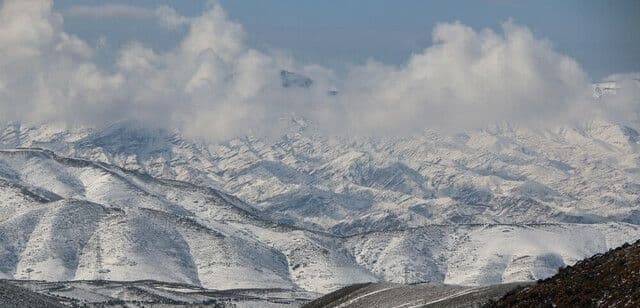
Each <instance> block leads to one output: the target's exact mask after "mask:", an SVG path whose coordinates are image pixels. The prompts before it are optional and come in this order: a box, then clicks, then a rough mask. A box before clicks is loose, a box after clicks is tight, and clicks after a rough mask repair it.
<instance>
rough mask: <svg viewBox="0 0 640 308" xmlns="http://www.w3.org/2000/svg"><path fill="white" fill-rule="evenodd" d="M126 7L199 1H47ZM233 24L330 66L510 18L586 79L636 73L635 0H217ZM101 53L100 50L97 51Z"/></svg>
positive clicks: (103, 22)
mask: <svg viewBox="0 0 640 308" xmlns="http://www.w3.org/2000/svg"><path fill="white" fill-rule="evenodd" d="M106 3H118V4H127V5H132V6H141V7H147V8H154V7H157V6H158V5H169V6H171V7H173V8H175V9H176V10H177V11H178V12H179V13H180V14H183V15H186V16H195V15H198V14H199V12H201V11H202V10H203V9H204V8H205V6H206V1H200V0H193V1H171V0H157V1H151V0H142V1H122V0H112V1H99V0H85V1H70V0H58V1H56V2H55V6H56V8H57V9H59V10H63V11H64V10H66V9H69V8H71V7H73V6H78V5H95V6H98V5H104V4H106ZM219 3H221V4H222V6H223V7H224V8H225V10H226V11H227V13H228V15H229V16H230V17H231V18H232V19H234V20H236V21H238V22H239V23H241V24H242V25H243V27H244V29H245V30H246V32H247V34H248V42H249V44H250V45H251V46H252V47H255V48H258V49H280V50H285V51H287V52H289V53H291V54H293V55H294V56H295V57H296V58H297V59H298V60H300V61H303V62H310V63H319V64H322V65H325V66H329V67H332V68H334V69H337V70H340V69H341V68H343V67H345V66H346V65H348V64H350V63H362V62H364V61H365V60H366V59H367V58H369V57H373V58H375V59H377V60H380V61H382V62H385V63H389V64H399V63H402V62H403V61H405V60H406V59H407V58H408V57H409V56H410V55H411V54H412V53H416V52H420V51H421V50H423V49H424V48H425V47H427V46H429V45H430V42H431V37H430V36H431V31H432V29H433V27H434V26H435V25H436V24H437V23H439V22H448V21H456V20H457V21H461V22H462V23H464V24H467V25H469V26H472V27H474V28H476V29H479V28H484V27H491V28H494V29H497V28H499V26H500V23H501V22H503V21H505V20H507V19H509V18H513V19H514V20H515V21H516V22H517V23H519V24H522V25H525V26H527V27H529V28H530V29H531V30H532V31H533V32H534V33H535V34H536V35H537V36H540V37H546V38H548V39H549V40H550V41H552V42H553V44H554V46H555V47H556V49H557V50H558V51H560V52H561V53H564V54H567V55H569V56H572V57H574V58H575V59H576V60H577V61H578V62H579V63H580V64H581V65H582V66H583V68H584V69H585V70H586V71H587V72H588V73H589V74H590V75H591V77H592V78H594V79H598V78H601V77H603V76H606V75H608V74H610V73H614V72H625V71H638V70H640V31H639V30H638V29H640V1H633V0H627V1H604V0H603V1H590V0H579V1H578V0H570V1H550V0H539V1H509V0H485V1H459V0H454V1H451V0H449V1H420V0H397V1H383V0H327V1H318V0H277V1H263V0H242V1H234V0H220V1H219ZM65 30H66V31H68V32H71V33H75V34H78V35H79V36H81V37H82V38H84V39H86V40H87V41H95V40H96V39H97V38H98V37H99V36H105V37H106V38H107V40H108V42H109V43H110V47H111V49H115V47H118V46H119V45H121V44H122V43H124V42H126V41H129V40H140V41H143V42H144V43H145V44H148V45H150V46H153V47H154V48H156V49H163V48H169V47H171V46H173V45H174V44H175V43H176V42H178V41H179V39H180V37H181V35H182V34H183V33H181V31H165V30H163V29H159V28H158V27H157V25H156V24H154V23H153V22H151V21H150V20H141V19H135V18H127V17H112V18H104V19H89V20H88V18H85V17H81V16H66V17H65ZM106 52H108V51H106Z"/></svg>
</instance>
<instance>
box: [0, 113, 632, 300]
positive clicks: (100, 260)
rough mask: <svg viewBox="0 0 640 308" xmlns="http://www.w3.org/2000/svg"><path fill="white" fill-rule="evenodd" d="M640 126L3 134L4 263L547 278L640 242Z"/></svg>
mask: <svg viewBox="0 0 640 308" xmlns="http://www.w3.org/2000/svg"><path fill="white" fill-rule="evenodd" d="M639 142H640V136H639V135H638V132H637V130H636V129H634V128H632V127H628V126H623V125H619V124H616V123H611V122H602V121H601V122H596V121H594V122H589V123H586V124H583V125H580V126H572V127H568V126H567V127H560V128H557V129H553V130H551V129H549V130H534V129H529V128H522V127H515V126H509V125H506V124H505V125H502V126H495V127H492V128H489V129H485V130H479V131H472V132H467V133H464V134H455V135H452V134H449V135H447V134H441V133H437V132H435V131H425V132H424V133H423V134H420V135H415V136H411V137H404V138H396V137H378V138H373V137H371V138H361V137H354V138H345V137H328V136H325V135H323V134H321V133H320V132H318V131H317V130H315V129H314V128H313V125H312V124H310V123H306V122H305V121H304V120H303V119H295V118H292V119H291V125H290V129H289V131H288V133H286V134H284V135H283V136H281V137H278V138H257V137H244V138H236V139H233V140H228V141H226V142H219V143H207V142H199V141H195V140H190V139H188V138H185V137H183V136H182V135H181V134H180V133H179V132H169V131H165V130H162V129H149V128H145V127H140V126H137V125H136V124H134V123H129V122H122V123H116V124H114V125H111V126H109V127H106V128H102V129H87V128H82V129H79V128H78V129H76V128H67V127H64V126H59V125H54V124H49V125H41V126H37V127H25V126H21V125H19V124H15V123H14V124H10V125H7V126H5V127H4V128H3V129H2V131H1V133H0V145H1V147H2V148H3V149H2V150H1V151H0V186H1V187H2V188H1V189H0V204H2V206H1V207H0V210H1V211H2V215H0V217H1V220H0V275H2V277H4V278H15V279H44V280H51V281H64V280H84V279H87V280H96V279H108V280H119V281H122V280H124V281H127V280H140V279H154V280H159V281H166V282H176V283H186V284H191V285H196V286H202V287H205V288H210V289H238V288H282V289H290V290H305V291H309V292H317V293H326V292H329V291H332V290H335V289H337V288H340V287H342V286H345V285H349V284H353V283H359V282H367V281H388V282H399V283H410V282H422V281H431V282H444V283H449V284H461V285H487V284H494V283H501V282H512V281H523V280H525V281H526V280H535V279H539V278H543V277H548V276H550V275H552V274H554V273H555V272H556V271H557V269H558V268H559V267H561V266H563V265H567V264H572V263H574V262H576V261H577V260H580V259H583V258H585V257H587V256H590V255H593V254H595V253H599V252H603V251H606V250H607V249H609V248H612V247H616V246H619V245H620V244H622V243H624V242H629V241H633V240H636V239H638V238H640V227H639V226H638V224H640V207H639V205H640V152H639V151H638V150H639V146H640V144H639Z"/></svg>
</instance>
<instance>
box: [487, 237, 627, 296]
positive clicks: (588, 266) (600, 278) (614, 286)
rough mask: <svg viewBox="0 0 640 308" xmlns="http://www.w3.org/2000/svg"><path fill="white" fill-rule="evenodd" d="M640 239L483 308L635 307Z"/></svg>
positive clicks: (513, 292)
mask: <svg viewBox="0 0 640 308" xmlns="http://www.w3.org/2000/svg"><path fill="white" fill-rule="evenodd" d="M638 306H640V241H637V242H635V244H632V245H630V244H625V245H623V246H621V247H618V248H616V249H613V250H610V251H608V252H606V253H604V254H598V255H595V256H593V257H591V258H588V259H585V260H582V261H580V262H578V263H576V264H575V265H573V266H567V267H564V268H562V269H560V272H559V273H558V274H556V275H554V276H552V277H550V278H547V279H544V280H541V281H539V282H538V283H536V284H535V285H531V286H528V287H524V288H518V289H516V290H514V291H512V292H510V293H509V294H507V295H505V296H504V297H503V298H501V299H500V300H498V301H495V302H492V303H491V304H489V305H488V306H487V307H638Z"/></svg>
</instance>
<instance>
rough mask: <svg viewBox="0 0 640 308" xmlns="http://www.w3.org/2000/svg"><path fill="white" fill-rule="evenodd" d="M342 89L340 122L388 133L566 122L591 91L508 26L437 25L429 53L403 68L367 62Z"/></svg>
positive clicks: (565, 63)
mask: <svg viewBox="0 0 640 308" xmlns="http://www.w3.org/2000/svg"><path fill="white" fill-rule="evenodd" d="M347 82H348V83H347V84H346V93H345V94H346V96H347V99H346V104H348V105H349V107H348V108H347V110H348V111H349V112H350V113H351V114H348V115H347V117H348V118H347V119H346V121H348V122H350V123H355V124H354V129H364V130H371V129H383V130H392V131H393V130H397V129H410V130H413V129H416V128H418V129H419V128H420V127H424V126H432V127H433V126H435V127H443V128H470V127H478V126H483V125H486V124H490V123H492V122H495V121H504V120H509V121H513V122H517V123H530V124H536V123H542V122H547V121H549V120H553V119H555V118H557V117H565V116H567V114H568V111H569V110H570V109H572V108H574V107H575V106H576V104H580V103H583V102H585V101H586V100H585V96H586V95H585V94H586V93H588V90H589V88H588V86H587V85H588V78H587V76H586V75H585V74H584V72H583V71H582V70H581V69H580V66H579V65H578V64H577V63H576V62H575V61H574V60H573V59H571V58H569V57H567V56H564V55H561V54H559V53H557V52H555V51H554V50H553V48H552V46H551V44H550V43H549V42H547V41H545V40H541V39H538V38H536V37H534V35H533V34H532V33H531V32H530V31H529V30H528V29H527V28H525V27H522V26H519V25H516V24H514V23H513V22H511V21H507V22H505V23H503V24H502V32H501V33H497V32H495V31H493V30H489V29H484V30H481V31H476V30H474V29H472V28H470V27H468V26H465V25H463V24H460V23H457V22H456V23H444V24H439V25H438V26H436V28H435V29H434V31H433V45H432V46H430V47H428V48H427V49H425V50H424V51H422V52H421V53H418V54H415V55H413V56H412V57H411V58H410V59H409V61H408V63H406V65H404V66H401V67H389V66H386V65H384V64H381V63H377V62H374V61H370V62H369V63H367V64H366V65H364V66H362V67H357V68H355V69H354V70H352V71H351V75H350V76H349V78H348V80H347ZM356 105H357V106H356ZM358 110H368V111H367V112H366V113H364V114H363V113H362V112H359V111H358ZM381 123H382V124H381ZM387 123H388V124H387ZM399 123H401V124H400V125H398V124H399Z"/></svg>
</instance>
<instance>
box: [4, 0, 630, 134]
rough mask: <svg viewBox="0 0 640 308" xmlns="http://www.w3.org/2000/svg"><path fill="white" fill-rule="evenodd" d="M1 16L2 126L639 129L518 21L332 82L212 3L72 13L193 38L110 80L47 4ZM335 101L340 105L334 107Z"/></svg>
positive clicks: (452, 28) (445, 28)
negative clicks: (149, 23)
mask: <svg viewBox="0 0 640 308" xmlns="http://www.w3.org/2000/svg"><path fill="white" fill-rule="evenodd" d="M1 3H2V4H1V5H2V7H1V8H0V29H3V31H0V121H14V120H19V121H23V122H29V123H41V122H48V121H62V122H65V123H70V124H79V125H101V124H106V123H110V122H114V121H119V120H123V119H129V120H135V121H139V122H142V123H147V124H148V125H156V126H158V125H160V126H163V127H166V128H169V129H179V130H181V131H183V132H185V133H187V134H191V135H193V136H200V137H205V138H212V139H223V138H229V137H233V136H237V135H244V134H270V133H277V132H278V131H279V129H280V128H279V123H280V119H281V118H282V117H283V116H291V115H295V116H301V117H305V118H307V119H310V120H312V121H314V122H315V123H317V124H318V125H319V127H320V128H321V129H324V130H326V131H328V132H331V133H345V132H346V133H353V134H380V133H383V134H388V133H394V134H396V133H397V134H408V133H413V132H416V131H420V130H422V129H424V128H427V127H428V128H440V129H470V128H476V127H482V126H485V125H488V124H491V123H495V122H502V121H509V122H514V123H522V124H524V125H547V124H548V123H558V122H563V121H567V120H575V119H583V118H584V117H591V116H606V117H610V118H614V119H622V120H625V121H631V120H634V119H633V117H634V115H633V112H635V114H636V115H635V116H636V117H637V113H638V110H640V108H638V106H639V104H638V98H639V97H640V95H639V93H638V92H637V90H633V91H627V90H625V91H626V92H625V93H626V94H624V95H620V96H617V97H616V98H615V100H611V101H612V102H607V104H602V103H601V104H599V105H598V104H595V103H594V101H593V99H592V98H591V93H590V91H591V88H590V81H589V79H588V76H586V74H585V73H584V72H583V70H582V69H581V68H580V66H579V64H578V63H576V62H575V61H574V60H573V59H571V58H570V57H568V56H565V55H562V54H560V53H558V52H556V51H554V49H553V46H552V44H551V43H550V42H548V41H546V40H544V39H540V38H537V37H535V36H534V35H533V34H532V33H531V31H529V30H528V29H527V28H526V27H523V26H520V25H517V24H515V23H514V22H511V21H507V22H505V23H504V24H503V26H502V29H501V31H500V32H496V31H493V30H489V29H483V30H479V31H478V30H474V29H472V28H470V27H468V26H465V25H463V24H460V23H457V22H455V23H443V24H440V25H438V26H437V27H436V28H435V29H434V30H433V45H431V46H430V47H428V48H426V49H425V50H423V51H421V52H419V53H416V54H414V55H413V56H412V57H411V58H410V60H409V61H408V62H407V63H406V64H404V65H401V66H389V65H385V64H383V63H379V62H376V61H374V60H369V61H368V62H367V63H365V64H364V65H356V66H353V67H351V68H350V69H349V72H348V74H347V75H346V76H337V75H336V74H335V73H334V72H332V71H330V70H328V69H326V68H323V67H321V66H317V65H310V64H306V65H302V64H300V63H297V62H296V61H295V59H292V58H291V57H289V56H286V55H285V54H284V53H279V52H264V51H258V50H255V49H252V48H250V47H248V46H247V45H246V43H245V39H244V37H245V33H244V30H243V28H242V26H241V25H239V24H238V23H236V22H233V21H231V20H229V19H228V17H227V16H226V14H225V12H224V11H223V9H222V8H221V7H220V6H219V5H217V4H215V3H211V4H210V5H209V8H208V9H207V10H206V11H205V12H203V13H202V15H200V16H197V17H190V18H187V17H184V16H180V15H179V14H177V13H176V12H175V10H173V9H171V8H169V7H159V8H158V9H156V10H146V9H139V10H136V9H133V10H129V9H128V8H123V7H120V6H117V7H110V10H106V12H107V13H105V11H104V10H101V11H97V10H94V9H93V8H90V7H80V8H75V9H74V10H72V11H70V12H67V14H76V15H77V14H83V15H85V16H88V15H91V14H112V15H113V14H135V15H136V16H138V15H140V16H144V18H157V19H158V20H159V21H161V22H162V23H163V24H164V25H166V26H168V27H181V26H185V27H188V31H187V34H186V36H185V37H184V38H183V40H182V41H181V43H180V44H179V45H178V46H176V47H175V48H174V49H173V50H170V51H167V52H162V53H158V52H156V51H154V50H153V49H150V48H149V47H146V46H144V45H142V44H141V43H137V42H131V43H130V44H128V45H126V46H125V47H123V48H122V49H121V50H120V51H119V56H118V58H117V63H116V64H115V67H114V68H113V69H112V70H109V71H104V70H103V69H100V68H99V67H98V66H97V65H96V64H95V63H94V59H93V56H94V52H95V51H94V48H95V47H93V46H91V45H89V44H87V43H86V42H84V41H82V40H81V39H79V38H77V37H75V36H73V35H70V34H68V33H65V32H64V30H63V29H62V23H63V15H62V14H60V13H58V12H55V11H53V9H52V2H51V1H42V0H26V1H24V0H21V1H16V0H5V1H3V2H1ZM282 69H287V70H290V71H296V72H298V73H302V74H305V75H307V76H310V77H311V78H313V80H314V83H313V86H312V87H311V88H309V89H301V88H283V87H282V86H281V83H280V80H279V72H280V70H282ZM625 78H626V77H625ZM623 79H624V78H623ZM627 79H628V78H627ZM625 80H626V79H625ZM334 88H336V89H338V90H340V94H339V95H336V96H331V95H327V90H329V89H334ZM631 89H634V88H633V87H632V88H631ZM634 91H635V92H634ZM627 92H628V93H627ZM604 106H610V107H604ZM629 118H631V119H629Z"/></svg>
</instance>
